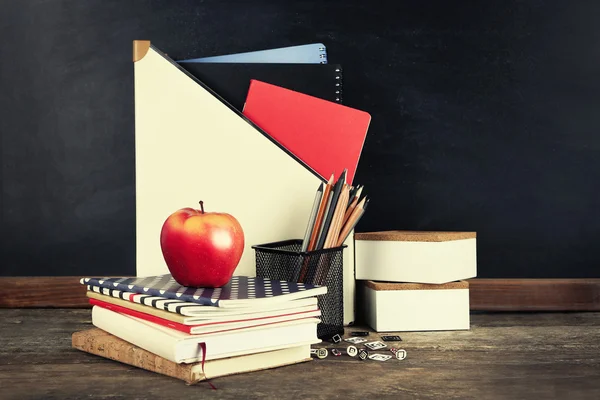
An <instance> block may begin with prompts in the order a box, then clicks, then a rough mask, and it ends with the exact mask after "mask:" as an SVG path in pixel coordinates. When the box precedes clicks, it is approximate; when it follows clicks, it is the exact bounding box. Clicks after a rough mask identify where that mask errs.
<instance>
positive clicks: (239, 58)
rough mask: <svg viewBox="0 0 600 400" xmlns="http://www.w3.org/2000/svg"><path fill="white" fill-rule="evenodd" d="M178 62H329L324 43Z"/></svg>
mask: <svg viewBox="0 0 600 400" xmlns="http://www.w3.org/2000/svg"><path fill="white" fill-rule="evenodd" d="M177 62H178V63H266V64H327V49H326V48H325V45H324V44H323V43H312V44H304V45H300V46H290V47H280V48H277V49H270V50H259V51H249V52H245V53H237V54H226V55H222V56H213V57H202V58H192V59H189V60H180V61H177Z"/></svg>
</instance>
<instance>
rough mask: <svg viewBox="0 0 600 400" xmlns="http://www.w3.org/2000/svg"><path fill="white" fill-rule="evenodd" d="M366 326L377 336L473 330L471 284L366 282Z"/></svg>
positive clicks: (363, 292) (364, 286) (364, 303)
mask: <svg viewBox="0 0 600 400" xmlns="http://www.w3.org/2000/svg"><path fill="white" fill-rule="evenodd" d="M359 290H361V291H362V293H361V294H362V297H363V306H364V310H363V311H364V313H365V319H366V322H367V323H368V324H369V326H371V328H373V329H374V330H375V331H377V332H409V331H446V330H468V329H469V328H470V314H469V312H470V309H469V283H468V282H466V281H458V282H451V283H446V284H442V285H431V284H421V283H390V282H374V281H363V282H360V283H359Z"/></svg>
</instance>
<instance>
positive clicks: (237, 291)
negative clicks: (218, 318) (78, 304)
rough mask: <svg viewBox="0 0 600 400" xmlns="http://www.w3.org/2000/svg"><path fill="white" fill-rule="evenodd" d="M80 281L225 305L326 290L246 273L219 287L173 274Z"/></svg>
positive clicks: (299, 296) (249, 304)
mask: <svg viewBox="0 0 600 400" xmlns="http://www.w3.org/2000/svg"><path fill="white" fill-rule="evenodd" d="M80 282H81V284H83V285H88V286H96V287H102V288H108V289H116V290H120V291H126V292H133V293H140V294H147V295H151V296H156V297H162V298H166V299H174V300H181V301H185V302H189V303H195V304H200V305H204V306H214V307H223V308H234V307H239V308H244V307H253V306H257V305H263V304H268V303H279V302H286V301H291V300H296V299H303V298H307V297H314V296H317V295H320V294H325V293H327V287H326V286H317V285H310V284H305V283H295V282H285V281H277V280H269V279H265V278H259V277H247V276H234V277H232V278H231V280H230V281H229V283H227V284H226V285H225V286H222V287H220V288H196V287H187V286H182V285H180V284H178V283H177V282H176V281H175V279H173V277H172V276H171V275H170V274H164V275H157V276H148V277H139V278H83V279H81V281H80Z"/></svg>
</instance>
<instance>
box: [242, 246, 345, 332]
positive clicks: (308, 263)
mask: <svg viewBox="0 0 600 400" xmlns="http://www.w3.org/2000/svg"><path fill="white" fill-rule="evenodd" d="M345 247H347V246H346V245H343V246H340V247H335V248H331V249H322V250H315V251H309V252H303V251H300V250H301V249H302V240H300V239H292V240H284V241H281V242H274V243H267V244H261V245H256V246H252V248H253V249H254V250H255V251H256V276H258V277H261V278H267V279H273V280H280V281H288V282H297V283H306V284H311V285H319V286H327V293H326V294H323V295H318V296H317V304H318V307H319V309H320V310H321V316H320V317H319V318H320V319H321V323H320V324H318V326H317V336H318V337H319V339H322V340H328V339H330V338H331V337H332V336H334V335H337V334H340V335H343V334H344V291H343V289H344V279H343V277H344V275H343V272H344V258H343V257H344V256H343V255H344V248H345Z"/></svg>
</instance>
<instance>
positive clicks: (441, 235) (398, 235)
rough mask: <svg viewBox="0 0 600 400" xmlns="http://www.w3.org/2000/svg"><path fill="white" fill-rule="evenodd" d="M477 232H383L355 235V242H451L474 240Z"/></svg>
mask: <svg viewBox="0 0 600 400" xmlns="http://www.w3.org/2000/svg"><path fill="white" fill-rule="evenodd" d="M476 237H477V233H476V232H444V231H439V232H435V231H381V232H363V233H355V234H354V239H355V240H383V241H392V242H449V241H451V240H462V239H474V238H476Z"/></svg>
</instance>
